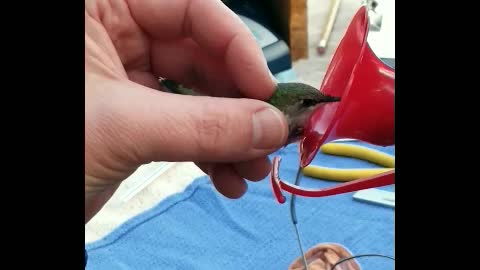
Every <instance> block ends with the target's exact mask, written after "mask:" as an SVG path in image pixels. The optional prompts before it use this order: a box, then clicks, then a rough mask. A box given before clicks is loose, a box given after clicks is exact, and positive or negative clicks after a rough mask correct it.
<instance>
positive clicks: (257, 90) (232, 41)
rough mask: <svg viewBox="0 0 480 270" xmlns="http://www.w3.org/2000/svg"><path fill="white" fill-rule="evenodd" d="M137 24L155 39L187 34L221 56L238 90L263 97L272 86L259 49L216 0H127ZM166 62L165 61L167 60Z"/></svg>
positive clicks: (233, 15) (270, 91)
mask: <svg viewBox="0 0 480 270" xmlns="http://www.w3.org/2000/svg"><path fill="white" fill-rule="evenodd" d="M128 4H129V7H130V11H131V14H132V16H133V18H134V20H135V21H136V22H137V23H138V24H139V25H140V27H141V28H142V29H143V30H144V31H145V32H147V33H148V34H149V35H150V36H151V37H153V38H155V39H158V40H172V39H178V38H182V37H191V38H192V39H193V40H194V41H195V42H196V43H197V44H198V45H199V46H200V47H201V48H203V49H204V50H206V51H207V53H208V54H210V55H212V56H213V57H222V58H223V61H224V63H225V66H226V68H227V70H228V72H229V73H230V76H231V77H232V80H233V81H234V83H235V85H236V86H237V87H238V89H239V91H240V92H241V93H242V94H243V95H244V96H245V97H248V98H255V99H261V100H266V99H268V98H269V97H270V96H271V95H272V94H273V91H274V89H275V83H274V81H273V79H272V77H271V73H270V71H269V70H268V66H267V63H266V60H265V57H264V56H263V53H262V50H261V49H260V47H259V46H258V44H257V43H256V41H255V38H254V37H253V35H252V34H251V33H250V31H249V30H248V28H247V27H246V25H245V24H244V23H243V22H242V21H241V19H240V18H239V17H238V16H237V15H236V14H235V13H233V11H231V10H230V9H228V8H227V7H226V6H225V5H224V4H223V3H222V2H221V1H219V0H176V1H169V0H165V1H158V0H157V1H155V0H130V1H128ZM167 64H168V63H167Z"/></svg>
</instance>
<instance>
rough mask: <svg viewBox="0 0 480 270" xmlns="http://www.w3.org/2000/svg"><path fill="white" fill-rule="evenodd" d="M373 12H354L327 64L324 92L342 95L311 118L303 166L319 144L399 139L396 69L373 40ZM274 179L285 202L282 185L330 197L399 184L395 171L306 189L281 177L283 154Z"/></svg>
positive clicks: (303, 140) (303, 145)
mask: <svg viewBox="0 0 480 270" xmlns="http://www.w3.org/2000/svg"><path fill="white" fill-rule="evenodd" d="M368 29H369V21H368V12H367V8H366V7H365V6H362V7H361V8H360V9H359V10H358V11H357V13H356V14H355V16H354V17H353V19H352V21H351V23H350V25H349V27H348V29H347V31H346V33H345V36H344V37H343V39H342V41H341V42H340V45H339V46H338V48H337V50H336V52H335V54H334V56H333V58H332V61H331V62H330V65H329V67H328V69H327V73H326V74H325V78H324V80H323V82H322V85H321V87H320V91H322V92H323V93H325V94H327V95H330V96H336V97H341V101H340V102H337V103H326V104H322V105H320V106H319V107H317V108H316V109H315V111H314V112H313V113H312V114H311V116H310V117H309V119H308V121H307V123H306V125H305V128H304V131H303V136H302V138H301V140H300V166H301V167H302V168H304V167H306V166H307V165H309V164H310V163H311V162H312V160H313V159H314V157H315V155H316V154H317V152H318V150H319V148H320V147H321V146H322V145H323V144H325V143H328V142H331V141H334V140H337V139H357V140H360V141H364V142H367V143H371V144H374V145H379V146H391V145H394V144H395V136H394V133H395V131H394V118H395V114H394V98H395V70H394V69H392V68H391V67H389V66H388V65H386V64H384V63H383V62H382V61H381V60H380V59H379V58H378V57H377V56H376V55H375V54H374V53H373V51H372V50H371V48H370V47H369V45H368V42H367V34H368ZM273 163H274V165H273V170H272V173H271V183H272V189H273V192H274V195H275V197H276V199H277V201H278V202H279V203H284V202H285V197H284V196H283V195H282V190H284V191H287V192H289V193H292V194H295V195H299V196H305V197H324V196H331V195H336V194H341V193H346V192H353V191H357V190H362V189H368V188H374V187H380V186H386V185H391V184H394V183H395V179H394V178H395V170H392V171H389V172H387V173H383V174H379V175H376V176H373V177H369V178H366V179H359V180H355V181H351V182H347V183H345V184H341V185H337V186H334V187H331V188H327V189H303V188H301V187H299V186H297V185H293V184H290V183H286V182H284V181H282V180H281V179H280V178H279V176H278V167H279V163H280V158H279V157H275V158H274V160H273Z"/></svg>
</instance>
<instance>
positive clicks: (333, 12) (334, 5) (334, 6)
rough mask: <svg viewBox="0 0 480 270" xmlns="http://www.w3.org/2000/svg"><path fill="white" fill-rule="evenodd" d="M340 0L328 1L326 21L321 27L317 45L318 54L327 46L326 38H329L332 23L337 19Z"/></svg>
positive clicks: (323, 51) (322, 52)
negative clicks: (328, 8)
mask: <svg viewBox="0 0 480 270" xmlns="http://www.w3.org/2000/svg"><path fill="white" fill-rule="evenodd" d="M341 2H342V0H332V1H331V3H330V12H329V13H328V18H327V23H326V24H325V28H324V29H323V33H322V37H321V39H320V41H319V42H318V45H317V52H318V53H319V54H324V53H325V51H326V48H327V44H328V40H329V39H330V34H331V33H332V29H333V25H334V23H335V20H336V19H337V14H338V10H339V8H340V3H341Z"/></svg>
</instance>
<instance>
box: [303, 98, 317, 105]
mask: <svg viewBox="0 0 480 270" xmlns="http://www.w3.org/2000/svg"><path fill="white" fill-rule="evenodd" d="M315 104H317V102H315V100H313V99H304V100H303V101H302V105H303V106H305V107H310V106H314V105H315Z"/></svg>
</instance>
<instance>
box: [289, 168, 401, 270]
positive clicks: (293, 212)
mask: <svg viewBox="0 0 480 270" xmlns="http://www.w3.org/2000/svg"><path fill="white" fill-rule="evenodd" d="M301 176H302V168H301V167H300V166H298V170H297V175H296V176H295V185H297V186H298V185H299V183H300V179H301ZM295 198H296V196H295V194H293V193H292V196H291V199H290V218H291V219H292V223H293V227H294V228H295V235H296V237H297V242H298V246H299V248H300V252H301V254H302V258H303V265H304V267H305V270H308V264H307V259H306V258H305V253H304V251H303V246H302V240H301V237H300V233H299V231H298V227H297V224H298V219H297V212H296V210H295ZM361 257H383V258H388V259H391V260H394V261H395V258H393V257H390V256H387V255H382V254H360V255H355V256H351V257H347V258H344V259H342V260H339V261H338V262H337V263H335V264H334V265H333V266H332V268H331V269H330V270H334V269H335V267H337V266H338V265H339V264H341V263H343V262H345V261H348V260H353V259H356V258H361Z"/></svg>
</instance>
